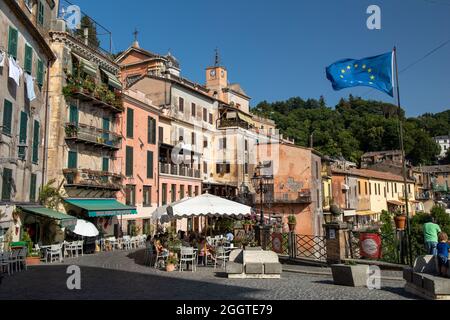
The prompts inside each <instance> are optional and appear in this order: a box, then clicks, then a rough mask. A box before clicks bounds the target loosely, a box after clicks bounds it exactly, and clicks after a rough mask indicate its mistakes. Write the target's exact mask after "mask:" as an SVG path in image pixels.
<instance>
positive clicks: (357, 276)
mask: <svg viewBox="0 0 450 320" xmlns="http://www.w3.org/2000/svg"><path fill="white" fill-rule="evenodd" d="M331 271H332V273H333V281H334V284H336V285H340V286H347V287H365V286H367V279H368V277H369V266H365V265H355V266H350V265H344V264H336V265H332V266H331Z"/></svg>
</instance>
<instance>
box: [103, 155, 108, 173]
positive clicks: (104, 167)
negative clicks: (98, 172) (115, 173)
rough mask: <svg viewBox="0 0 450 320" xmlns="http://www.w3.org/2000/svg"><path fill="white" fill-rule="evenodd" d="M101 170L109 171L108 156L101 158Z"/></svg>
mask: <svg viewBox="0 0 450 320" xmlns="http://www.w3.org/2000/svg"><path fill="white" fill-rule="evenodd" d="M102 171H103V172H109V158H103V163H102Z"/></svg>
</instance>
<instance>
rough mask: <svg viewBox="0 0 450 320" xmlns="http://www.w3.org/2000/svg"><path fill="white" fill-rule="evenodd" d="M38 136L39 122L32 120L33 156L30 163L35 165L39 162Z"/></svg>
mask: <svg viewBox="0 0 450 320" xmlns="http://www.w3.org/2000/svg"><path fill="white" fill-rule="evenodd" d="M39 134H40V124H39V121H37V120H34V127H33V154H32V159H31V160H32V161H33V163H34V164H37V163H38V161H39Z"/></svg>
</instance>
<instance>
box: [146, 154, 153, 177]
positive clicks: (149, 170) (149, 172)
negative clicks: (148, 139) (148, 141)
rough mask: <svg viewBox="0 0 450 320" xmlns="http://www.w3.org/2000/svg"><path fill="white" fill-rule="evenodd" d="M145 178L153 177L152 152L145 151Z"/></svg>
mask: <svg viewBox="0 0 450 320" xmlns="http://www.w3.org/2000/svg"><path fill="white" fill-rule="evenodd" d="M147 179H153V152H152V151H147Z"/></svg>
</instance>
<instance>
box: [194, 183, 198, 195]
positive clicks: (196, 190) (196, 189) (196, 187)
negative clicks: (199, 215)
mask: <svg viewBox="0 0 450 320" xmlns="http://www.w3.org/2000/svg"><path fill="white" fill-rule="evenodd" d="M194 194H195V196H196V197H197V196H198V195H199V194H198V186H195V191H194Z"/></svg>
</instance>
